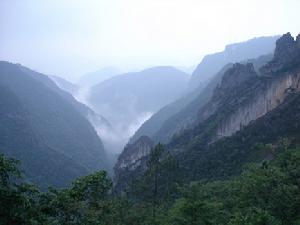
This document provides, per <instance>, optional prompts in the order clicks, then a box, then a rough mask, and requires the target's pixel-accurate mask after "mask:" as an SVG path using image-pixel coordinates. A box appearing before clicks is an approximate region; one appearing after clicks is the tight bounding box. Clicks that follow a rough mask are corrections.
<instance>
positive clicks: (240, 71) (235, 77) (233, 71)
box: [215, 63, 257, 97]
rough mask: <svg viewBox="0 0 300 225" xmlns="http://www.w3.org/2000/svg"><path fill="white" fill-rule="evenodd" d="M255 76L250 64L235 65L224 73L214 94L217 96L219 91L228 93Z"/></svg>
mask: <svg viewBox="0 0 300 225" xmlns="http://www.w3.org/2000/svg"><path fill="white" fill-rule="evenodd" d="M256 76H257V73H256V72H255V70H254V66H253V64H252V63H247V64H240V63H235V64H234V65H233V66H232V67H231V68H229V69H228V70H227V71H226V72H225V73H224V76H223V78H222V82H221V84H220V86H219V87H217V88H216V89H215V94H216V95H218V94H219V92H220V91H222V92H224V91H230V90H232V89H233V88H235V87H238V86H239V85H241V84H242V83H244V82H245V81H247V80H248V79H250V78H252V77H256ZM218 97H220V96H218Z"/></svg>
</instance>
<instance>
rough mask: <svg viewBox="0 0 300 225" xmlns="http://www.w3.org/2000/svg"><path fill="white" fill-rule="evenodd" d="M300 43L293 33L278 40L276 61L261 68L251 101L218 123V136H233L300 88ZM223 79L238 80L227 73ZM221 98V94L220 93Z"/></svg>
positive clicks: (228, 80) (244, 75) (244, 76)
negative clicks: (227, 75)
mask: <svg viewBox="0 0 300 225" xmlns="http://www.w3.org/2000/svg"><path fill="white" fill-rule="evenodd" d="M298 42H299V36H298V37H297V39H296V41H295V40H294V39H293V38H292V37H291V35H290V34H289V33H288V34H285V35H283V36H282V37H281V38H280V39H279V40H278V41H277V43H276V50H275V53H274V58H273V60H272V61H271V62H269V63H268V64H267V65H265V66H264V67H262V69H261V73H262V75H261V76H260V77H258V79H259V82H260V85H259V88H258V89H256V90H255V91H253V96H252V97H251V98H249V100H248V101H246V102H245V103H244V104H242V105H240V106H237V107H235V108H236V110H235V111H234V112H233V113H231V114H230V115H229V116H228V117H227V118H225V119H224V120H223V121H222V122H221V123H220V124H219V125H218V129H217V132H216V139H218V138H220V137H223V136H230V135H232V134H233V133H234V132H236V131H238V130H240V129H241V128H242V127H245V126H247V125H248V124H249V123H250V122H251V121H253V120H256V119H257V118H259V117H261V116H263V115H265V114H266V113H268V112H269V111H271V110H273V109H274V108H276V107H277V106H278V105H280V104H281V103H282V102H283V101H284V100H285V98H286V97H287V96H288V95H289V94H290V93H291V92H298V91H299V88H300V87H299V85H300V69H299V68H300V47H299V43H298ZM227 72H230V71H227ZM240 72H241V73H240V74H243V78H244V79H246V77H248V75H246V74H245V71H240ZM229 74H230V73H229ZM231 74H232V73H231ZM231 76H233V75H231ZM238 80H239V79H238ZM223 81H224V82H225V81H227V83H231V84H233V83H234V82H235V83H236V79H233V80H232V81H230V79H228V77H226V76H224V78H223ZM221 88H222V85H221ZM230 88H233V87H232V86H231V87H230ZM250 88H251V87H250ZM252 88H254V86H253V87H252ZM217 92H220V90H217ZM219 97H221V96H220V95H219ZM239 97H241V98H242V97H243V96H241V95H240V96H239Z"/></svg>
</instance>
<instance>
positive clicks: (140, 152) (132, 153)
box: [115, 136, 154, 173]
mask: <svg viewBox="0 0 300 225" xmlns="http://www.w3.org/2000/svg"><path fill="white" fill-rule="evenodd" d="M153 147H154V144H153V142H152V140H151V139H150V138H149V137H147V136H141V137H140V138H139V139H138V140H137V141H136V142H134V143H133V144H128V145H127V146H126V147H125V148H124V151H123V152H122V153H121V154H120V156H119V158H118V161H117V163H116V165H115V172H116V173H118V171H120V170H124V169H126V170H134V169H135V168H136V167H138V166H139V165H140V164H141V159H142V158H143V157H145V156H147V155H148V154H149V153H150V151H151V149H152V148H153Z"/></svg>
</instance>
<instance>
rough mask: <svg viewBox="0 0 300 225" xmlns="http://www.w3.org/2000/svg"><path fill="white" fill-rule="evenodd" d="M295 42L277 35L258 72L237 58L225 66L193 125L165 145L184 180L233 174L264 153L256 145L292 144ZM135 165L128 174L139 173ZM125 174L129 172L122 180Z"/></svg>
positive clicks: (298, 66) (298, 48)
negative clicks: (264, 62) (273, 47)
mask: <svg viewBox="0 0 300 225" xmlns="http://www.w3.org/2000/svg"><path fill="white" fill-rule="evenodd" d="M299 41H300V36H298V37H297V39H296V40H294V39H293V38H292V37H291V35H290V34H289V33H288V34H285V35H283V36H282V37H281V38H280V39H279V40H278V41H277V43H276V49H275V53H274V57H273V59H272V60H271V61H270V62H269V63H267V64H266V65H264V66H263V67H262V68H261V69H260V73H258V72H257V71H256V70H255V68H254V66H253V64H252V63H246V64H240V63H237V64H234V65H233V66H232V67H230V68H229V69H227V70H226V71H225V73H224V75H223V76H222V80H221V82H220V84H219V85H218V86H216V87H215V88H214V90H213V93H212V96H211V98H210V100H209V101H208V102H206V103H205V104H204V105H203V106H202V107H201V109H200V110H199V111H198V112H197V120H196V121H195V122H194V123H193V126H191V127H189V128H188V129H186V130H184V131H183V132H182V133H180V134H179V135H177V136H175V137H173V139H172V140H171V141H170V142H169V143H168V144H167V145H166V148H167V149H168V151H169V152H171V153H172V154H173V155H174V157H175V158H176V159H177V161H178V163H179V164H180V165H181V168H182V170H183V171H184V172H183V173H184V177H185V179H187V181H192V180H199V179H217V178H224V177H228V176H231V175H236V174H238V173H239V172H241V170H242V166H243V165H245V163H247V162H254V161H255V162H261V161H262V160H264V159H266V158H268V157H270V152H264V150H262V148H257V146H259V145H266V144H269V143H271V144H273V145H278V142H280V140H282V139H285V138H287V140H288V142H291V144H293V145H296V146H297V144H298V142H299V141H298V133H299V126H298V122H297V121H298V119H299V113H298V112H297V110H298V108H299V102H298V101H299V99H300V98H299V87H300V85H299V81H300V61H299V59H300V57H299V56H300V45H299ZM282 56H284V57H282ZM147 157H148V156H143V157H142V158H141V159H139V160H140V161H145V159H143V158H147ZM136 160H137V159H136V158H135V161H136ZM142 169H143V166H140V167H139V168H136V169H135V170H137V171H139V170H142ZM116 170H117V171H120V169H118V168H116ZM122 170H124V168H123V169H122ZM135 170H133V171H132V172H131V174H140V173H141V172H137V171H135ZM119 176H120V175H119ZM129 177H130V173H129V175H128V174H127V178H124V177H123V179H122V180H123V181H124V180H128V179H129ZM127 182H128V181H127Z"/></svg>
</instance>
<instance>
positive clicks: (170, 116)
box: [130, 54, 272, 143]
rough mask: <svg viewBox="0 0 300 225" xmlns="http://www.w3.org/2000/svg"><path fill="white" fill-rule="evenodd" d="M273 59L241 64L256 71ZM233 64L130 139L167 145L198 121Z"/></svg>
mask: <svg viewBox="0 0 300 225" xmlns="http://www.w3.org/2000/svg"><path fill="white" fill-rule="evenodd" d="M271 59H272V54H270V55H264V56H260V57H258V58H257V59H249V60H247V61H244V62H241V63H247V62H251V63H253V65H254V68H255V70H256V71H259V68H260V67H261V66H262V65H264V64H266V63H267V62H268V61H270V60H271ZM232 65H233V64H231V63H229V64H227V65H225V66H224V67H223V68H222V69H221V70H220V71H219V72H218V73H217V74H216V75H215V76H214V77H213V78H212V79H211V81H210V82H208V84H207V85H206V86H204V87H203V86H199V87H198V88H197V89H196V90H194V91H193V92H190V93H189V94H187V95H185V96H184V97H182V98H180V99H178V100H177V101H175V102H173V103H171V104H169V105H167V106H165V107H164V108H162V109H161V110H160V111H158V112H157V113H156V114H154V115H153V116H152V117H151V118H150V119H149V120H147V121H146V122H145V123H144V124H143V125H142V126H141V127H140V128H139V129H138V130H137V132H136V133H135V134H134V136H133V137H132V138H131V139H130V142H134V141H136V140H137V139H138V138H139V137H140V136H142V135H147V136H149V137H150V138H152V139H153V141H155V142H156V143H158V142H161V143H167V142H169V141H170V140H171V139H172V137H173V136H174V135H177V134H179V133H180V132H182V131H184V130H185V129H187V128H188V127H189V126H191V125H192V124H193V123H194V122H195V121H196V120H197V113H198V111H199V110H200V108H201V107H202V106H203V105H204V104H205V103H206V102H207V101H209V99H210V97H211V96H212V94H213V91H214V89H215V88H216V87H217V85H218V84H219V83H220V82H221V79H222V77H223V75H224V73H225V71H226V70H227V69H229V68H230V67H231V66H232Z"/></svg>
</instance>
